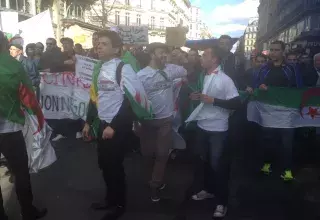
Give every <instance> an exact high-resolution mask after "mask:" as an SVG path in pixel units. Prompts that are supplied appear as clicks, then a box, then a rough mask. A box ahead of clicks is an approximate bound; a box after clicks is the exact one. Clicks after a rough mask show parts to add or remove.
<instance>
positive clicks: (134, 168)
mask: <svg viewBox="0 0 320 220" xmlns="http://www.w3.org/2000/svg"><path fill="white" fill-rule="evenodd" d="M53 145H54V148H55V150H56V153H57V156H58V160H57V162H56V163H54V164H53V165H52V166H51V167H49V168H47V169H45V170H42V171H41V172H39V173H38V174H32V186H33V192H34V198H35V204H36V205H37V206H38V207H46V208H48V211H49V212H48V216H47V217H46V218H44V220H70V219H76V220H96V219H97V220H99V219H100V218H101V217H102V216H103V212H96V211H93V210H91V209H90V208H89V207H90V204H91V203H92V202H95V201H101V200H102V199H103V197H104V187H103V180H102V178H101V175H100V171H99V169H98V166H97V160H96V150H95V146H94V144H88V143H84V142H82V141H80V140H72V139H67V140H62V141H60V142H58V143H54V144H53ZM238 152H239V153H238V154H237V156H236V157H235V158H234V159H233V163H232V166H231V167H232V168H231V170H232V171H231V181H230V192H231V195H230V201H229V203H230V205H229V214H228V216H227V217H226V218H225V219H226V220H267V219H268V220H271V219H272V220H286V219H307V220H313V219H317V218H316V217H315V215H314V214H315V212H314V210H317V209H318V208H319V207H320V206H319V204H320V202H319V201H318V199H317V197H315V196H314V194H313V193H316V192H319V190H317V188H316V187H314V186H316V185H317V184H315V182H316V181H317V180H318V178H317V175H314V172H313V170H312V169H311V170H310V169H305V170H304V171H301V172H300V173H302V174H301V175H300V174H299V175H300V176H303V177H301V178H302V179H304V180H306V181H301V179H299V178H298V179H297V181H295V182H294V183H291V184H289V183H286V184H285V183H283V182H282V181H281V180H280V178H279V175H280V174H279V173H277V171H275V172H274V173H273V175H271V176H269V177H265V176H259V175H258V174H257V173H256V172H255V168H256V167H257V166H256V165H255V164H256V163H255V156H254V153H252V152H251V150H250V149H248V150H241V149H240V150H239V149H238ZM248 152H251V153H248ZM186 158H187V157H184V156H181V155H178V157H177V159H176V160H174V161H170V163H169V166H168V169H167V175H166V182H167V184H168V187H167V188H166V189H165V190H164V192H163V197H164V199H163V200H162V201H161V202H160V203H158V204H153V203H151V201H150V198H149V189H148V186H147V175H146V174H145V172H144V170H145V169H144V167H143V165H142V159H141V156H140V155H139V154H138V153H130V154H128V157H127V158H126V160H125V167H126V173H127V180H128V200H129V201H128V208H127V213H126V214H125V215H124V216H123V217H122V218H121V220H129V219H130V220H132V219H134V220H135V219H136V220H151V219H153V220H205V219H211V218H212V213H213V207H214V199H213V200H211V201H201V202H194V201H190V200H185V197H186V196H185V194H186V191H187V189H188V188H189V187H190V186H191V183H192V171H193V167H192V165H191V164H190V162H189V161H188V160H187V159H186ZM4 171H5V169H4V168H1V169H0V175H3V174H4ZM308 178H309V179H308ZM0 183H1V186H2V191H3V194H4V200H5V207H6V210H7V213H8V215H9V216H10V220H19V219H20V216H19V205H18V203H17V200H16V196H15V193H14V191H12V185H11V184H9V183H8V178H7V177H4V176H2V177H1V182H0ZM306 188H308V189H310V188H312V189H313V191H311V194H310V193H309V194H308V193H307V192H306ZM306 195H307V196H306ZM308 195H309V196H308ZM306 197H307V199H306ZM319 197H320V196H319ZM306 200H309V201H312V202H307V201H306Z"/></svg>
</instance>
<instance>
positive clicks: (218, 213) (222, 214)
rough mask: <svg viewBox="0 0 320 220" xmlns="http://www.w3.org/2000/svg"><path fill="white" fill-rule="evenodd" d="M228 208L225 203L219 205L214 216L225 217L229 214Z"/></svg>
mask: <svg viewBox="0 0 320 220" xmlns="http://www.w3.org/2000/svg"><path fill="white" fill-rule="evenodd" d="M227 210H228V208H227V207H225V206H223V205H217V207H216V210H214V213H213V218H224V217H225V216H226V214H227Z"/></svg>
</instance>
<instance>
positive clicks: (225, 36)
mask: <svg viewBox="0 0 320 220" xmlns="http://www.w3.org/2000/svg"><path fill="white" fill-rule="evenodd" d="M221 39H227V40H230V41H231V40H232V38H231V37H230V36H229V35H226V34H225V35H221V36H220V37H219V40H221Z"/></svg>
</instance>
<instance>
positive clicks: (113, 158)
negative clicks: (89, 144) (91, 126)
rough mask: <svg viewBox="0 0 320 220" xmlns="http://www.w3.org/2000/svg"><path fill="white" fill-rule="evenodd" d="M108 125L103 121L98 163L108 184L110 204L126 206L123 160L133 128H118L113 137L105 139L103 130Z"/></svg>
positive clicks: (107, 197) (107, 199) (107, 195)
mask: <svg viewBox="0 0 320 220" xmlns="http://www.w3.org/2000/svg"><path fill="white" fill-rule="evenodd" d="M107 126H108V125H107V124H106V123H101V125H100V129H99V130H100V132H99V138H98V163H99V167H100V169H101V171H102V175H103V179H104V181H105V184H106V196H105V200H106V203H107V204H108V205H111V206H122V207H125V206H126V197H127V188H126V179H125V172H124V166H123V161H124V158H125V154H126V152H127V146H128V145H127V143H128V139H127V137H128V136H129V134H130V132H131V129H130V127H129V129H128V128H121V129H118V130H117V131H115V134H114V136H113V138H112V139H107V140H103V139H102V132H103V130H104V128H106V127H107Z"/></svg>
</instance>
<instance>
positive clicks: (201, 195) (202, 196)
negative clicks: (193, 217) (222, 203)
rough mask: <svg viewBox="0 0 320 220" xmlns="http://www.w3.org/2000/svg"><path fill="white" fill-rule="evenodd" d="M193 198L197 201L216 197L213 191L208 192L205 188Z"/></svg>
mask: <svg viewBox="0 0 320 220" xmlns="http://www.w3.org/2000/svg"><path fill="white" fill-rule="evenodd" d="M191 198H192V199H193V200H195V201H201V200H205V199H212V198H214V195H213V194H211V193H208V192H207V191H205V190H202V191H201V192H198V193H197V194H195V195H193V196H192V197H191Z"/></svg>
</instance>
